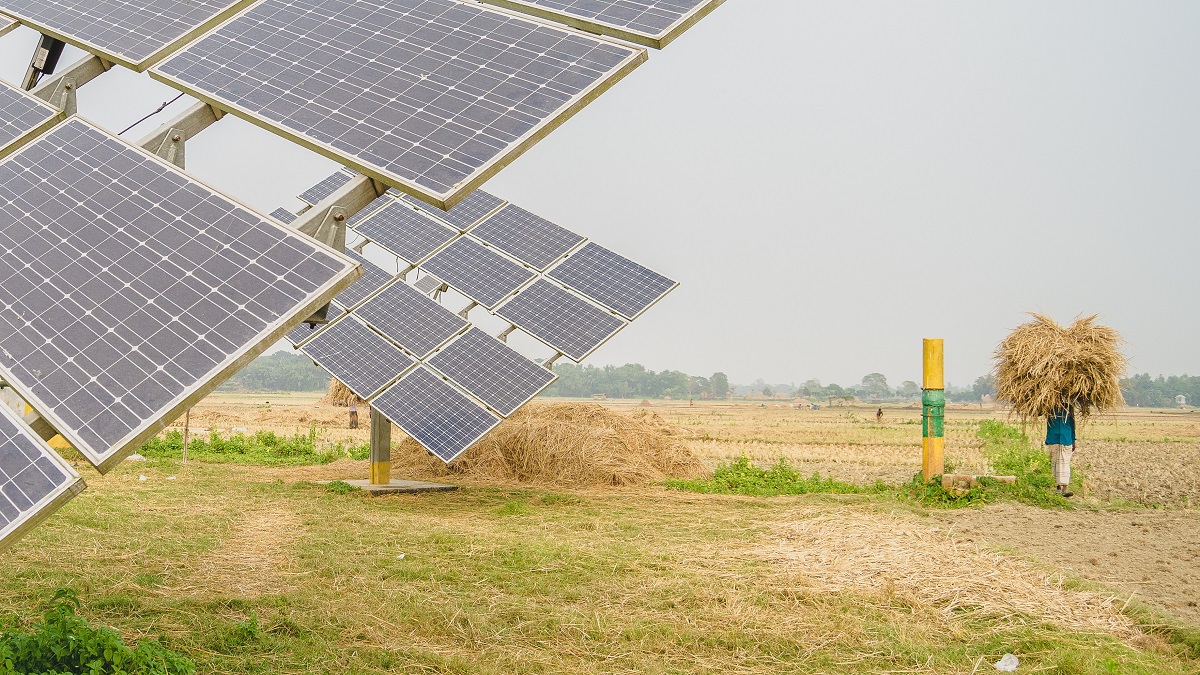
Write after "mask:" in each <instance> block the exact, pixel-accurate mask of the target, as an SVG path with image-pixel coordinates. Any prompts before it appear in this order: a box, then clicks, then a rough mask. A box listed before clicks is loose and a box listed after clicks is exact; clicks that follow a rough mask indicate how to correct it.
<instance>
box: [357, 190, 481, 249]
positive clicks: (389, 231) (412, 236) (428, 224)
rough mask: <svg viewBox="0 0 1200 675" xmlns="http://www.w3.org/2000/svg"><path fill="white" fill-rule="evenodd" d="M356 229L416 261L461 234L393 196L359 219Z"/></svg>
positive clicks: (381, 244) (387, 247)
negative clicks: (377, 209) (368, 214)
mask: <svg viewBox="0 0 1200 675" xmlns="http://www.w3.org/2000/svg"><path fill="white" fill-rule="evenodd" d="M354 230H355V231H356V232H358V233H359V234H361V235H362V236H364V237H366V238H367V239H370V240H371V241H372V242H374V243H376V244H378V245H379V246H382V247H383V248H385V249H387V250H388V251H391V252H392V253H394V254H395V255H396V256H398V257H400V258H403V259H404V260H407V261H408V262H410V263H413V264H414V265H415V264H417V263H419V262H421V261H423V260H425V259H426V258H428V257H429V254H431V253H433V252H434V251H436V250H438V249H439V248H441V247H442V246H444V245H445V244H446V242H448V241H450V240H451V239H453V238H455V237H456V236H458V231H457V230H454V229H451V228H449V227H446V226H445V225H443V224H441V223H439V222H437V221H436V220H434V219H432V218H430V217H428V216H425V215H422V214H421V212H419V211H417V210H416V209H414V208H413V207H412V206H411V205H410V204H409V203H408V202H404V201H400V200H397V199H390V198H389V203H388V204H387V205H385V206H384V207H383V208H382V209H380V210H379V211H376V212H375V213H372V214H371V215H370V216H368V217H366V218H364V219H362V220H359V221H357V222H355V223H354Z"/></svg>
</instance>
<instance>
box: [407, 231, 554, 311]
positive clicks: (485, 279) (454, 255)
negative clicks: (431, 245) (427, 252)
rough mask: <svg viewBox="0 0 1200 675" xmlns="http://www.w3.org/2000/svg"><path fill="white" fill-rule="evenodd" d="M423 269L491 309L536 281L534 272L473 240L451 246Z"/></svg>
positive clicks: (465, 240)
mask: <svg viewBox="0 0 1200 675" xmlns="http://www.w3.org/2000/svg"><path fill="white" fill-rule="evenodd" d="M421 267H422V269H424V270H425V271H427V272H429V273H431V274H435V275H437V276H438V277H440V278H441V279H442V280H443V281H445V282H446V283H447V284H450V286H451V287H452V288H454V290H456V291H458V292H459V293H462V294H463V295H465V296H467V297H468V298H471V299H472V300H474V301H475V302H478V303H479V304H481V305H483V306H484V307H487V308H488V309H491V308H493V307H495V306H496V305H498V304H500V303H501V302H503V301H504V299H505V298H507V297H508V296H510V295H512V294H513V292H514V291H516V290H517V289H518V288H520V287H522V286H524V285H525V284H526V283H528V282H529V280H530V279H533V277H534V273H533V272H530V271H529V270H527V269H525V268H524V267H522V266H520V265H518V264H517V263H515V262H513V261H511V260H509V259H508V258H505V257H504V256H502V255H500V254H499V253H496V252H495V251H491V250H488V248H487V247H486V246H484V245H483V244H481V243H479V242H477V241H475V240H473V239H471V238H470V237H463V238H461V239H459V240H457V241H455V242H454V243H453V244H450V245H449V246H447V247H446V248H444V249H442V250H441V251H440V252H438V254H437V255H435V256H433V257H432V258H430V259H429V260H428V261H426V262H425V264H424V265H422V266H421Z"/></svg>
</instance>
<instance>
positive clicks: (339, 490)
mask: <svg viewBox="0 0 1200 675" xmlns="http://www.w3.org/2000/svg"><path fill="white" fill-rule="evenodd" d="M325 491H326V492H332V493H333V494H335V495H348V494H351V493H354V492H362V488H359V487H355V486H353V485H351V484H349V483H347V482H346V481H344V480H332V481H329V482H328V483H326V484H325Z"/></svg>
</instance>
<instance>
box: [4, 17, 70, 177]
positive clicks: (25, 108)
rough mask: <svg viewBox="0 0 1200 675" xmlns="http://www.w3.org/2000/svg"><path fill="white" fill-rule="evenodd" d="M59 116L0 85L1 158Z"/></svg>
mask: <svg viewBox="0 0 1200 675" xmlns="http://www.w3.org/2000/svg"><path fill="white" fill-rule="evenodd" d="M0 23H3V20H2V19H0ZM62 117H63V112H62V111H61V110H58V109H57V108H52V107H50V106H48V105H46V104H45V103H43V102H42V101H40V100H38V99H36V98H34V97H32V96H30V95H29V94H26V93H25V92H23V91H21V90H20V89H17V88H15V87H11V86H9V85H8V84H5V83H4V82H0V157H3V156H5V155H7V154H8V153H9V152H11V151H12V150H13V149H14V148H15V147H17V146H18V145H20V144H21V143H22V142H24V141H25V140H28V139H29V138H32V137H33V136H36V135H37V134H39V133H41V132H42V131H43V130H45V129H46V128H47V127H49V126H50V125H51V124H54V123H55V122H57V121H58V120H60V119H62Z"/></svg>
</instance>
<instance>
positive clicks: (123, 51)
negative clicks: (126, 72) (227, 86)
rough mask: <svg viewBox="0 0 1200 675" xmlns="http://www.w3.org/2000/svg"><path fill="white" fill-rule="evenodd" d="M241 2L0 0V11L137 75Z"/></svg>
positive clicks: (244, 1) (195, 0) (220, 18)
mask: <svg viewBox="0 0 1200 675" xmlns="http://www.w3.org/2000/svg"><path fill="white" fill-rule="evenodd" d="M247 4H249V0H53V2H47V1H46V0H0V11H3V12H4V13H5V14H11V15H12V16H14V17H16V18H17V19H18V20H19V21H21V22H22V23H26V24H29V25H30V26H32V27H33V28H35V29H37V30H38V31H40V32H42V33H47V34H50V35H54V36H56V37H59V38H61V39H63V40H65V41H66V42H70V43H71V44H74V45H75V46H77V47H79V48H81V49H83V50H84V51H88V52H92V53H94V54H98V55H101V56H104V57H106V58H107V59H108V60H110V61H115V62H116V63H120V64H121V65H124V66H126V67H129V68H133V69H134V70H138V71H141V70H145V69H146V68H148V67H149V66H151V65H153V64H154V62H156V61H158V60H160V59H162V57H163V56H166V55H167V54H169V53H170V52H171V51H172V50H173V49H174V48H177V47H178V46H179V45H181V44H183V43H184V42H186V41H187V39H188V38H191V37H194V36H196V35H199V34H200V33H201V32H202V31H204V30H207V29H208V28H209V27H211V26H213V25H215V24H216V23H217V22H219V21H221V20H223V19H224V18H225V17H227V16H229V15H230V14H232V13H233V12H236V11H237V10H238V9H240V8H241V7H244V6H246V5H247Z"/></svg>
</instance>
